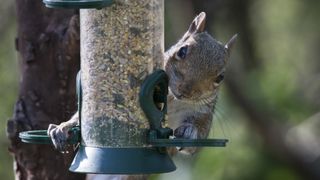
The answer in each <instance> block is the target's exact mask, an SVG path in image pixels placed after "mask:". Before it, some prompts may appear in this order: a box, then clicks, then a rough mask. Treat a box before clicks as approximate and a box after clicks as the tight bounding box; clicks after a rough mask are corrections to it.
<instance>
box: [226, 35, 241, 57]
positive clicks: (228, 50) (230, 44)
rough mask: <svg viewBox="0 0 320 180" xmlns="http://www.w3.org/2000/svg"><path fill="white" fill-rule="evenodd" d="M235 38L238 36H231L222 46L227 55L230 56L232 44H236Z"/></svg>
mask: <svg viewBox="0 0 320 180" xmlns="http://www.w3.org/2000/svg"><path fill="white" fill-rule="evenodd" d="M237 38H238V34H235V35H233V36H232V38H231V39H230V40H229V41H228V42H227V44H226V45H225V46H224V48H226V50H227V52H228V55H230V53H231V50H232V47H233V45H234V43H235V42H236V40H237Z"/></svg>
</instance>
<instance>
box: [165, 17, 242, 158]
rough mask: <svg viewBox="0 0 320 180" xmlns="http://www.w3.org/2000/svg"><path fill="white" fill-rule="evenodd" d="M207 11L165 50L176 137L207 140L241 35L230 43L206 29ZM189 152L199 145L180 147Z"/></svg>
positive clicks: (171, 124) (170, 114)
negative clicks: (231, 57) (221, 41)
mask: <svg viewBox="0 0 320 180" xmlns="http://www.w3.org/2000/svg"><path fill="white" fill-rule="evenodd" d="M205 22H206V14H205V13H204V12H201V13H200V14H199V15H198V16H196V17H195V19H194V20H193V22H192V23H191V25H190V26H189V29H188V31H187V32H186V33H185V34H184V35H183V37H182V38H181V39H180V40H179V41H178V42H177V43H176V44H175V45H174V46H172V47H171V48H170V49H169V50H168V51H166V52H165V58H164V59H165V62H164V69H165V72H166V74H167V75H168V76H169V95H168V124H169V127H170V128H172V129H174V136H175V138H184V139H205V138H207V137H208V134H209V131H210V129H211V122H212V119H213V113H214V108H215V105H216V102H217V98H218V91H219V86H220V85H221V82H222V81H223V79H224V74H225V70H226V66H227V64H228V59H229V57H230V53H231V49H232V46H233V45H234V43H235V41H236V39H237V34H235V35H234V36H233V37H232V38H231V39H230V40H229V41H228V42H227V43H226V45H222V44H221V43H220V42H218V41H217V40H215V39H214V38H212V36H211V35H210V34H208V33H207V32H206V31H205V30H204V29H205ZM178 150H179V151H181V152H183V153H186V154H193V153H195V152H196V151H197V150H198V148H194V147H190V148H189V147H188V148H184V149H182V148H180V149H178Z"/></svg>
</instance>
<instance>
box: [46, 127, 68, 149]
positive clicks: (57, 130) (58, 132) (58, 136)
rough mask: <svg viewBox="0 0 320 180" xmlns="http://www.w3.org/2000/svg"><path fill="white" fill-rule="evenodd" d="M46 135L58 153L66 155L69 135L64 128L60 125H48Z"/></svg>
mask: <svg viewBox="0 0 320 180" xmlns="http://www.w3.org/2000/svg"><path fill="white" fill-rule="evenodd" d="M47 134H48V135H49V136H50V137H51V141H52V143H53V145H54V147H55V148H56V149H57V150H58V151H60V152H62V153H68V151H66V149H67V147H68V143H67V139H68V137H69V134H68V130H67V129H66V128H64V127H63V126H61V125H59V126H58V125H56V124H50V125H49V128H48V130H47Z"/></svg>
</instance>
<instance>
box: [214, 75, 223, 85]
mask: <svg viewBox="0 0 320 180" xmlns="http://www.w3.org/2000/svg"><path fill="white" fill-rule="evenodd" d="M223 79H224V74H220V75H219V76H217V78H216V80H215V81H214V82H215V83H217V84H219V83H221V81H223Z"/></svg>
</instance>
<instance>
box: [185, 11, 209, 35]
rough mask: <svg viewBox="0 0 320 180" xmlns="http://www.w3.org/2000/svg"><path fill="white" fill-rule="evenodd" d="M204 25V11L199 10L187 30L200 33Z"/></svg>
mask: <svg viewBox="0 0 320 180" xmlns="http://www.w3.org/2000/svg"><path fill="white" fill-rule="evenodd" d="M205 25H206V13H205V12H201V13H200V14H199V15H198V16H197V17H195V18H194V20H193V21H192V23H191V24H190V26H189V29H188V32H189V33H190V34H193V33H201V32H203V31H204V27H205Z"/></svg>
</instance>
